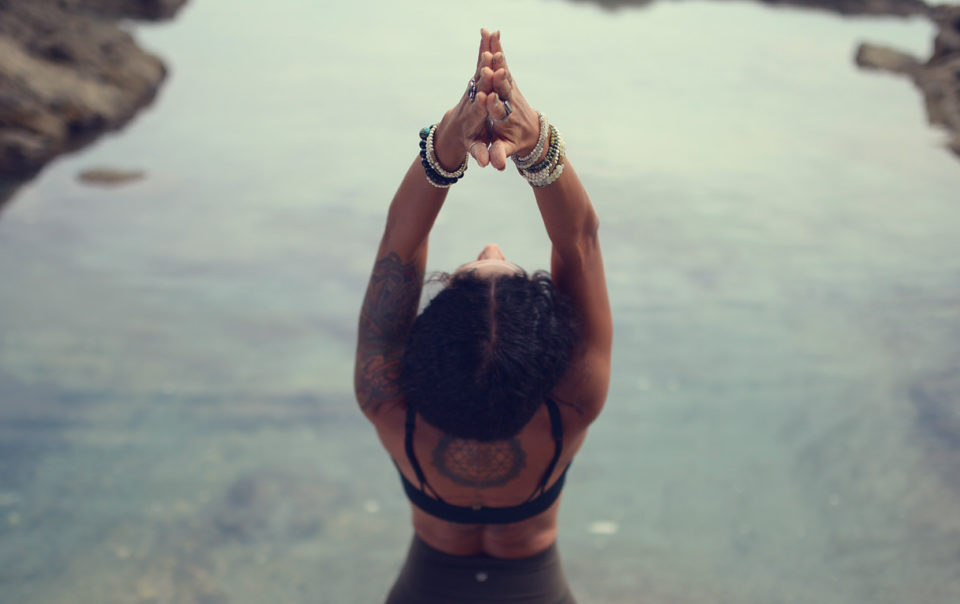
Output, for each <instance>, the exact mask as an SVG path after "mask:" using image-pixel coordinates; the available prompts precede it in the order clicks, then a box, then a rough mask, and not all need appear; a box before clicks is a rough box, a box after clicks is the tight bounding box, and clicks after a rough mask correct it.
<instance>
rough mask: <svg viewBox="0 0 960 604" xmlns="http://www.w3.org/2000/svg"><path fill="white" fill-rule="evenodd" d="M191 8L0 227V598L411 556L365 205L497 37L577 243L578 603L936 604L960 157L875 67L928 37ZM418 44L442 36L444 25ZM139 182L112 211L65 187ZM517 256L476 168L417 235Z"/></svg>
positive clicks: (464, 251)
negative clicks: (370, 386) (120, 100)
mask: <svg viewBox="0 0 960 604" xmlns="http://www.w3.org/2000/svg"><path fill="white" fill-rule="evenodd" d="M428 12H429V14H430V15H431V17H430V18H429V19H427V18H424V17H422V16H421V15H420V12H419V11H418V12H417V14H413V11H411V10H410V9H409V8H406V7H405V5H403V3H388V2H375V3H373V4H370V3H368V4H365V5H360V4H357V3H336V4H335V5H333V6H326V5H321V4H320V3H309V2H296V1H293V0H286V1H283V2H274V3H269V6H268V5H267V4H265V3H255V2H250V1H246V0H244V1H242V2H241V1H238V0H234V1H233V2H226V1H225V0H219V1H217V0H206V1H204V2H194V3H192V4H191V5H189V6H188V7H187V9H186V10H185V11H184V12H183V13H182V15H181V16H180V17H179V18H178V20H177V21H176V22H175V23H173V24H165V25H156V26H154V25H151V26H143V25H140V26H137V29H138V31H137V32H136V33H137V36H138V38H139V39H140V40H141V42H142V43H143V44H144V45H145V46H147V47H148V48H151V49H154V50H155V51H156V52H158V53H159V54H160V55H162V56H163V57H164V58H165V60H166V61H167V63H168V65H169V66H170V67H171V76H170V79H169V81H168V83H167V84H166V86H165V87H164V89H163V90H162V92H161V94H160V97H159V98H158V100H157V101H156V103H155V104H154V106H153V107H152V108H151V109H150V110H149V111H147V112H146V113H145V114H143V115H142V116H141V117H139V118H138V119H137V120H136V121H135V122H134V124H133V125H132V126H131V127H129V128H128V129H126V130H125V131H124V132H122V133H120V134H118V135H112V136H108V137H105V138H103V139H101V141H99V142H98V143H97V144H96V145H94V146H93V147H91V148H88V149H86V150H84V151H83V152H82V153H79V154H76V155H72V156H69V157H67V158H64V159H61V160H59V161H57V162H55V163H54V164H53V165H52V166H51V167H49V168H48V169H47V170H45V171H44V173H43V174H42V176H41V177H40V178H39V179H38V180H37V181H35V182H33V183H31V184H30V185H28V186H27V187H26V188H25V189H23V190H21V192H20V193H19V194H18V195H17V197H15V198H14V200H13V201H12V202H11V203H10V204H8V205H7V206H6V207H5V208H4V209H3V210H2V214H0V282H2V283H3V287H2V289H0V593H2V594H3V596H2V598H0V599H2V600H3V601H4V602H7V601H9V602H18V603H19V602H23V603H30V604H33V603H47V602H98V603H112V602H136V603H138V604H146V603H148V602H175V603H194V602H197V603H199V602H203V603H225V602H234V603H245V602H256V603H260V602H264V601H277V602H317V601H320V602H375V601H378V600H380V599H381V598H382V597H383V594H385V592H386V590H387V589H388V587H389V585H390V583H391V581H392V579H393V577H394V575H395V572H396V570H397V569H398V567H399V565H400V563H401V562H402V556H403V553H404V551H405V547H406V544H407V542H408V539H409V536H410V528H409V521H408V516H409V511H408V508H407V503H406V502H405V501H404V500H403V498H402V495H401V491H400V489H399V481H398V479H397V477H396V475H395V472H394V470H393V468H392V467H391V465H390V463H389V461H388V459H387V457H386V455H385V454H384V453H383V452H382V450H381V449H380V448H379V445H378V443H377V441H376V438H375V436H374V433H373V430H372V429H371V428H370V427H369V425H367V424H366V423H365V421H364V420H363V418H362V416H361V415H360V414H359V413H358V411H357V410H356V408H355V403H354V402H353V398H352V384H351V374H352V373H351V372H352V355H353V338H354V325H355V317H356V313H357V310H358V307H359V303H360V298H361V296H362V290H363V287H364V284H365V279H366V276H367V273H368V272H369V270H370V267H371V265H372V261H373V253H374V250H375V245H376V242H377V239H378V237H379V231H380V229H381V228H382V225H383V220H384V212H385V209H386V205H387V203H388V202H389V199H390V197H391V195H392V193H393V191H394V190H395V188H396V185H397V183H398V182H399V179H400V177H401V176H402V174H403V172H404V171H405V170H406V168H407V166H408V165H409V162H410V160H411V159H412V158H413V156H414V153H415V152H416V147H415V144H416V132H417V130H418V129H419V128H420V127H421V126H423V125H424V124H427V123H429V122H431V121H436V120H437V119H439V117H440V116H441V115H442V113H443V111H445V110H446V109H447V108H449V107H450V106H451V105H452V104H453V103H454V102H455V101H456V100H457V98H459V95H460V94H461V93H462V90H463V88H464V86H465V85H466V82H467V80H468V79H469V77H470V75H471V72H472V64H473V61H474V57H475V52H476V49H475V45H476V39H477V37H478V30H479V27H480V26H481V25H484V26H487V27H498V28H500V29H501V30H502V31H503V41H504V46H505V48H506V51H507V56H508V60H509V61H510V63H511V66H512V68H513V70H514V72H515V74H516V76H517V78H518V82H519V85H520V87H521V89H522V90H523V91H524V93H525V95H526V96H527V98H528V99H529V100H530V101H531V103H532V104H534V106H536V107H538V108H540V109H542V110H543V111H544V112H545V113H546V114H547V115H548V116H549V117H550V119H551V121H553V122H554V123H555V124H557V125H558V127H559V128H560V129H561V130H562V131H563V133H564V136H565V137H566V139H567V141H568V147H569V157H570V158H571V160H572V161H573V162H574V163H575V164H576V166H577V169H578V171H579V172H580V174H581V176H582V178H583V180H584V182H585V184H586V186H587V188H588V190H589V191H590V193H591V195H592V197H593V200H594V202H595V204H596V206H597V209H598V212H599V214H600V216H601V220H602V238H603V245H604V253H605V259H606V263H607V272H608V279H609V285H610V292H611V298H612V304H613V310H614V319H615V329H616V339H615V350H614V355H615V356H614V367H613V380H612V384H611V389H610V396H609V399H608V402H607V407H606V409H605V411H604V413H603V415H602V416H601V418H600V419H599V420H598V422H597V423H596V424H595V426H594V427H593V428H592V430H591V435H590V438H589V439H588V441H587V444H586V445H585V446H584V448H583V450H582V452H581V453H580V455H579V456H578V459H577V463H576V464H575V466H574V468H573V470H572V471H571V474H570V477H569V487H568V488H567V490H566V494H565V496H564V504H563V510H562V513H561V525H562V526H561V541H560V546H561V552H562V555H563V558H564V563H565V567H566V569H567V574H568V577H569V579H570V582H571V584H572V586H573V588H574V590H575V592H576V593H577V595H578V597H579V598H580V600H581V601H583V602H597V603H627V602H630V603H633V602H638V601H643V602H653V603H671V604H674V603H683V604H694V603H695V604H700V603H715V602H738V603H758V604H759V603H763V604H767V603H789V602H816V603H824V604H834V603H836V604H852V603H860V602H865V601H870V602H878V603H886V602H889V603H894V602H896V603H899V602H905V601H909V602H917V603H930V604H940V603H945V602H953V601H958V600H960V574H958V568H960V548H958V546H957V543H958V542H960V541H958V536H960V506H958V504H957V501H958V500H960V498H958V493H957V490H958V489H960V475H958V471H957V467H960V437H958V436H957V431H955V430H954V428H955V427H956V426H955V424H951V422H952V421H955V417H956V415H952V414H951V413H954V414H955V413H956V411H953V412H951V410H950V408H949V405H951V404H952V405H953V406H954V409H955V408H956V402H957V398H958V392H960V377H958V375H960V371H958V365H957V359H958V358H960V357H958V352H960V350H958V348H960V345H958V342H960V340H958V338H957V335H958V331H960V329H958V327H960V325H958V318H960V303H958V299H960V297H958V295H960V279H958V277H960V237H957V236H956V224H957V219H958V217H960V207H958V205H957V204H958V196H957V194H956V191H957V190H958V185H960V169H958V168H960V166H958V165H957V163H956V160H955V158H953V157H951V156H950V155H949V153H947V152H945V151H944V150H943V149H942V148H941V146H940V145H941V144H942V141H943V140H944V137H943V135H942V134H941V133H939V132H937V131H935V130H930V129H929V128H927V126H926V125H925V118H924V115H923V111H922V106H921V102H920V99H919V95H918V94H917V92H916V91H915V90H914V89H913V88H912V87H911V85H909V83H908V82H906V81H901V80H898V79H896V78H893V77H891V76H885V75H878V74H872V73H864V72H859V71H857V70H856V68H855V67H854V66H853V61H852V56H853V53H854V50H855V47H856V43H857V42H859V41H860V40H870V41H875V42H881V43H887V44H891V45H894V46H897V47H900V48H904V49H907V50H911V51H912V52H914V53H915V54H917V55H925V53H926V52H927V50H928V48H929V44H930V40H931V38H932V32H931V29H930V27H929V25H928V24H926V23H924V22H922V21H901V20H894V19H857V20H843V19H840V18H838V17H835V16H832V15H829V14H826V13H818V12H808V11H795V10H771V9H768V8H764V7H759V6H755V5H753V4H749V3H744V4H741V3H729V4H728V3H701V2H684V3H658V4H654V5H652V6H650V7H647V8H646V9H642V10H639V9H638V10H622V11H618V12H607V11H604V10H601V9H597V8H594V7H592V6H589V5H585V4H565V3H564V4H561V3H557V2H549V3H547V2H536V3H535V2H527V3H516V2H514V3H507V2H499V1H493V2H486V3H483V4H482V5H479V4H478V5H475V6H460V5H459V4H457V5H455V4H454V3H431V4H429V5H428ZM435 23H442V24H445V26H444V28H440V27H438V26H437V25H434V24H435ZM100 165H106V166H112V167H119V168H125V169H126V168H128V169H144V170H146V171H147V172H148V178H147V179H146V180H144V181H142V182H138V183H133V184H130V185H128V186H124V187H118V188H113V189H103V188H94V187H89V186H85V185H82V184H80V183H78V182H77V181H76V180H75V175H76V174H77V173H78V172H79V171H81V170H83V169H86V168H89V167H96V166H100ZM488 241H496V242H498V243H499V244H500V245H501V247H503V249H504V250H505V252H506V254H507V257H508V258H509V259H511V260H513V261H515V262H517V263H519V264H521V265H522V266H525V267H527V268H528V269H535V268H543V267H545V266H546V264H547V258H548V252H547V245H548V243H547V240H546V237H545V235H544V234H543V228H542V226H541V225H540V224H539V217H538V215H537V213H536V209H535V206H534V204H533V202H532V197H531V195H530V194H529V192H528V191H527V188H526V185H525V184H524V183H523V181H522V180H521V179H519V178H518V177H516V176H515V175H513V174H510V173H509V172H508V173H507V174H499V173H495V172H493V171H492V170H480V169H477V168H476V167H471V169H470V170H469V171H468V173H467V177H466V179H465V180H464V181H463V182H462V183H461V184H459V185H457V187H456V188H455V190H454V191H453V192H452V193H451V195H450V198H449V200H448V205H447V207H446V208H445V209H444V212H443V214H442V215H441V217H440V219H439V221H438V224H437V227H436V228H435V231H434V236H433V240H432V242H431V260H430V266H429V268H430V269H437V270H443V269H450V268H452V267H455V266H457V265H458V264H460V263H462V262H463V261H466V260H468V259H469V258H471V257H472V256H473V255H475V254H476V253H477V251H478V250H479V248H480V247H482V245H483V244H485V243H487V242H488Z"/></svg>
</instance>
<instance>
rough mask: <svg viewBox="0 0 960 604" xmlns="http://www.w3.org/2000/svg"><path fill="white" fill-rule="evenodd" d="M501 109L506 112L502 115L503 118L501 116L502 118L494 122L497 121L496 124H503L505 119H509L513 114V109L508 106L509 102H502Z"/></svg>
mask: <svg viewBox="0 0 960 604" xmlns="http://www.w3.org/2000/svg"><path fill="white" fill-rule="evenodd" d="M503 109H504V111H506V113H505V114H504V116H503V117H502V118H500V119H498V120H496V121H498V122H504V121H506V120H507V118H508V117H510V114H511V113H513V107H511V106H510V101H506V100H505V101H503Z"/></svg>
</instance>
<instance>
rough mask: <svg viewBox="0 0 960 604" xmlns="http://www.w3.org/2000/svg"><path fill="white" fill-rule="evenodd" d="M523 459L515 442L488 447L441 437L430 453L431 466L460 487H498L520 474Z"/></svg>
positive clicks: (505, 442) (493, 444) (469, 441)
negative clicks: (431, 453) (431, 455)
mask: <svg viewBox="0 0 960 604" xmlns="http://www.w3.org/2000/svg"><path fill="white" fill-rule="evenodd" d="M526 457H527V456H526V454H525V453H524V452H523V449H522V448H520V441H519V440H517V439H516V438H511V439H510V440H501V441H496V442H489V443H488V442H479V441H475V440H465V439H462V438H452V437H450V436H447V435H443V436H441V437H440V442H439V443H437V447H436V449H434V450H433V465H434V466H436V468H437V470H438V471H439V472H440V473H441V474H443V475H444V476H446V477H447V478H449V479H450V480H452V481H453V482H455V483H457V484H459V485H463V486H468V487H478V488H483V487H499V486H503V485H505V484H507V483H508V482H510V481H511V480H513V479H514V478H516V477H517V475H519V474H520V470H522V469H523V468H524V467H525V466H526Z"/></svg>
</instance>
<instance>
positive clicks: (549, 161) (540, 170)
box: [518, 124, 567, 187]
mask: <svg viewBox="0 0 960 604" xmlns="http://www.w3.org/2000/svg"><path fill="white" fill-rule="evenodd" d="M566 150H567V145H566V142H565V141H564V140H563V136H562V135H561V134H560V132H559V131H558V130H557V129H556V128H555V127H554V126H553V125H552V124H551V125H550V148H549V150H548V151H547V156H546V157H545V158H543V160H542V161H540V162H537V165H535V166H532V167H531V168H530V169H522V168H518V170H519V172H520V174H521V175H522V176H523V177H524V178H525V179H527V182H529V183H530V184H531V185H532V186H534V187H545V186H547V185H549V184H552V183H554V182H556V180H557V179H558V178H560V175H561V174H563V164H564V158H565V157H566Z"/></svg>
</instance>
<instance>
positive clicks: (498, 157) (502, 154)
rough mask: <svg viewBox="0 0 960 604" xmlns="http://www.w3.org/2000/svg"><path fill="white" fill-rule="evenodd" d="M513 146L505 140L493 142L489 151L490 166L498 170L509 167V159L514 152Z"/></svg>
mask: <svg viewBox="0 0 960 604" xmlns="http://www.w3.org/2000/svg"><path fill="white" fill-rule="evenodd" d="M512 150H513V146H512V145H511V144H509V143H507V142H506V141H504V140H501V139H497V140H495V141H493V144H492V145H490V149H489V150H488V154H489V161H490V164H491V165H492V166H493V167H494V168H496V169H497V170H503V169H504V168H506V167H507V157H508V156H509V155H511V153H512V152H513V151H512Z"/></svg>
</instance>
